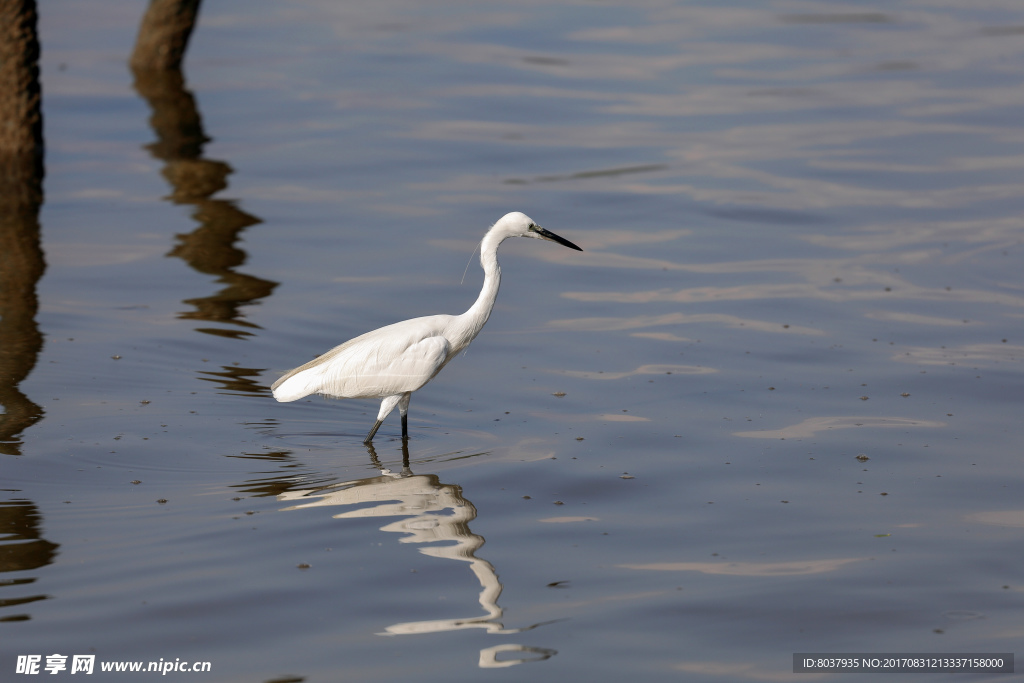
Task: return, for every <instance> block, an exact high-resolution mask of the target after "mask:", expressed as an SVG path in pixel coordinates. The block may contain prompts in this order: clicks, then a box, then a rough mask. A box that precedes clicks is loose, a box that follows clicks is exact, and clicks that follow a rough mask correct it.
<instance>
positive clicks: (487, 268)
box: [459, 232, 505, 344]
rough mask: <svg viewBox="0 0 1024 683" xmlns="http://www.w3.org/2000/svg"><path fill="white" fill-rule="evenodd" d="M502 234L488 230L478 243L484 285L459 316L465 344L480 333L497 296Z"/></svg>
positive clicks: (499, 278)
mask: <svg viewBox="0 0 1024 683" xmlns="http://www.w3.org/2000/svg"><path fill="white" fill-rule="evenodd" d="M504 239H505V237H504V236H498V235H495V234H494V233H493V232H488V233H487V234H486V235H484V239H483V242H481V243H480V265H481V266H483V269H484V286H483V288H482V289H481V290H480V295H479V296H478V297H477V298H476V302H474V304H473V305H472V306H470V307H469V310H468V311H466V312H465V313H463V314H462V315H460V316H459V328H460V330H459V332H460V336H463V337H464V338H465V342H464V343H465V344H468V343H469V342H471V341H473V338H474V337H476V335H478V334H480V330H482V329H483V327H484V323H486V322H487V318H489V317H490V315H491V309H492V308H494V300H495V299H496V298H497V297H498V285H499V284H500V283H501V266H499V265H498V245H499V244H501V242H502V240H504Z"/></svg>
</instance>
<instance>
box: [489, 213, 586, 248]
mask: <svg viewBox="0 0 1024 683" xmlns="http://www.w3.org/2000/svg"><path fill="white" fill-rule="evenodd" d="M499 226H501V229H502V231H503V232H504V233H505V236H506V237H535V238H537V239H542V240H548V241H550V242H557V243H558V244H561V245H562V246H565V247H569V248H570V249H575V250H576V251H583V250H582V249H580V248H579V247H577V246H576V245H575V244H573V243H572V242H570V241H569V240H567V239H565V238H564V237H559V236H558V235H556V234H555V233H553V232H551V231H550V230H545V229H544V228H542V227H540V226H539V225H537V224H536V223H535V222H534V221H533V219H532V218H530V217H529V216H527V215H526V214H525V213H520V212H518V211H513V212H512V213H507V214H505V215H504V216H502V217H501V220H500V221H498V222H497V223H495V224H494V227H495V228H498V227H499Z"/></svg>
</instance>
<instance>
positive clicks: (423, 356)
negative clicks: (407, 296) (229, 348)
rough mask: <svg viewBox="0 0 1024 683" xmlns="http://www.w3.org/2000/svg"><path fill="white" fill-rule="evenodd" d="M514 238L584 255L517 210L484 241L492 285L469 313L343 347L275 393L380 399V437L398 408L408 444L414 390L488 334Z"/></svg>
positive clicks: (483, 258)
mask: <svg viewBox="0 0 1024 683" xmlns="http://www.w3.org/2000/svg"><path fill="white" fill-rule="evenodd" d="M509 237H534V238H538V239H545V240H550V241H552V242H557V243H559V244H562V245H564V246H567V247H569V248H571V249H575V250H577V251H583V250H582V249H580V248H579V247H577V246H576V245H575V244H573V243H572V242H570V241H569V240H567V239H564V238H562V237H559V236H558V235H556V234H554V233H553V232H550V231H548V230H545V229H544V228H542V227H540V226H539V225H537V224H536V223H534V222H533V221H532V220H531V219H530V217H529V216H526V215H525V214H522V213H519V212H518V211H514V212H512V213H509V214H505V215H504V216H502V218H501V220H499V221H498V222H497V223H495V224H494V225H493V226H492V227H491V229H490V230H488V231H487V234H486V235H484V238H483V241H482V242H481V243H480V265H481V266H483V269H484V285H483V288H482V289H481V290H480V295H479V296H478V297H477V299H476V302H475V303H474V304H473V305H472V306H471V307H470V308H469V310H468V311H466V312H465V313H463V314H462V315H431V316H426V317H423V318H413V319H411V320H403V321H402V322H398V323H395V324H393V325H388V326H386V327H382V328H380V329H377V330H374V331H372V332H367V333H366V334H363V335H360V336H358V337H356V338H355V339H350V340H349V341H347V342H345V343H344V344H341V345H340V346H336V347H334V348H333V349H331V350H330V351H328V352H327V353H325V354H323V355H322V356H319V357H318V358H314V359H313V360H311V361H309V362H308V363H306V364H305V365H301V366H299V367H297V368H295V369H294V370H292V371H291V372H288V373H287V374H285V375H284V376H282V377H281V378H280V379H278V380H277V381H276V382H274V385H273V386H272V387H271V390H272V391H273V392H274V398H276V399H277V400H278V401H282V402H287V401H297V400H298V399H300V398H303V397H305V396H309V395H310V394H321V395H323V396H327V397H330V398H379V399H382V400H381V402H380V412H378V413H377V422H376V424H374V425H373V429H371V430H370V433H369V434H367V435H366V439H364V440H363V443H370V442H371V441H373V436H374V434H376V433H377V430H378V429H380V426H381V424H382V423H383V422H384V418H386V417H387V416H388V415H389V414H390V413H391V411H392V410H394V409H395V406H398V411H399V413H400V414H401V416H402V438H403V439H404V438H408V436H409V424H408V415H409V399H410V397H411V396H412V392H414V391H416V390H417V389H419V388H420V387H422V386H423V385H424V384H426V383H427V382H429V381H430V380H431V379H433V378H434V375H436V374H437V373H438V372H440V371H441V368H443V367H444V366H445V365H447V364H448V361H450V360H451V359H452V358H454V357H455V356H456V355H457V354H458V353H459V352H460V351H462V350H463V349H464V348H466V347H467V346H469V343H470V342H471V341H473V339H474V338H475V337H476V336H477V335H478V334H480V330H481V329H483V326H484V323H486V322H487V318H488V317H490V315H491V309H493V308H494V300H495V298H496V297H497V296H498V284H499V282H500V280H501V268H500V267H499V266H498V256H497V254H498V245H499V244H501V243H502V242H503V241H504V240H505V239H506V238H509Z"/></svg>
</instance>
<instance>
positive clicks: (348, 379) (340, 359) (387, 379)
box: [271, 315, 482, 402]
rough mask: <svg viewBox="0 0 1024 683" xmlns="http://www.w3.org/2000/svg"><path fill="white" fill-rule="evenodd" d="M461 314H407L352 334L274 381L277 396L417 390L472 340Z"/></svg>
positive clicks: (342, 395) (337, 395)
mask: <svg viewBox="0 0 1024 683" xmlns="http://www.w3.org/2000/svg"><path fill="white" fill-rule="evenodd" d="M459 317H460V316H453V315H431V316H426V317H423V318H413V319H412V320H403V321H402V322H398V323H394V324H393V325H387V326H386V327H381V328H380V329H377V330H373V331H372V332H367V333H366V334H362V335H360V336H358V337H356V338H355V339H350V340H349V341H347V342H345V343H344V344H341V345H339V346H336V347H334V348H333V349H331V350H330V351H328V352H327V353H325V354H323V355H322V356H319V357H317V358H315V359H313V360H311V361H310V362H308V363H306V364H305V365H302V366H300V367H298V368H295V369H294V370H292V371H291V372H289V373H288V374H286V375H284V376H283V377H281V378H280V379H279V380H277V381H276V382H274V385H273V386H272V387H271V389H272V390H273V392H274V398H276V399H277V400H278V401H282V402H287V401H296V400H298V399H300V398H302V397H304V396H309V395H310V394H322V395H324V396H329V397H331V398H385V397H387V396H395V395H397V394H405V393H408V392H411V391H416V390H417V389H419V388H420V387H422V386H423V385H424V384H426V383H427V382H429V381H430V380H431V379H433V378H434V376H435V375H436V374H437V373H438V372H440V371H441V368H443V367H444V366H445V365H446V364H447V363H448V361H450V360H451V359H452V358H454V357H455V356H456V355H458V353H459V352H460V351H462V350H463V349H464V348H466V346H468V345H469V342H470V341H472V337H468V338H467V332H468V330H465V329H464V326H463V325H459V324H458V323H459ZM481 327H482V325H481ZM473 336H476V335H475V334H474V335H473Z"/></svg>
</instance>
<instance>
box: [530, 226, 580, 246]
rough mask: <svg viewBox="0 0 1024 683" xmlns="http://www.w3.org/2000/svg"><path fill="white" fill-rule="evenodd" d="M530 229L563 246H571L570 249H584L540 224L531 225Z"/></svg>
mask: <svg viewBox="0 0 1024 683" xmlns="http://www.w3.org/2000/svg"><path fill="white" fill-rule="evenodd" d="M530 230H531V231H533V232H535V233H537V235H538V236H539V237H543V238H544V239H546V240H551V241H552V242H558V243H559V244H561V245H562V246H563V247H569V248H570V249H575V250H576V251H583V250H582V249H580V248H579V247H577V246H576V245H575V244H573V243H572V242H570V241H569V240H567V239H565V238H564V237H559V236H558V235H556V234H555V233H553V232H551V231H550V230H545V229H544V228H542V227H540V226H539V225H536V226H533V227H531V228H530Z"/></svg>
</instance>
